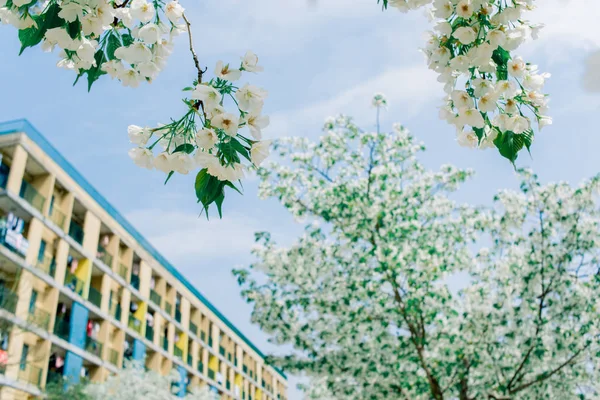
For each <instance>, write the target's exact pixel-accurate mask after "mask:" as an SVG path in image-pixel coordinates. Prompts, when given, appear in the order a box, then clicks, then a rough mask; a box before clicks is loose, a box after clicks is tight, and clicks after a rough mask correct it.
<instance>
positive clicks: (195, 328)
mask: <svg viewBox="0 0 600 400" xmlns="http://www.w3.org/2000/svg"><path fill="white" fill-rule="evenodd" d="M190 332H192V333H193V334H194V335H198V325H196V324H195V323H193V322H190Z"/></svg>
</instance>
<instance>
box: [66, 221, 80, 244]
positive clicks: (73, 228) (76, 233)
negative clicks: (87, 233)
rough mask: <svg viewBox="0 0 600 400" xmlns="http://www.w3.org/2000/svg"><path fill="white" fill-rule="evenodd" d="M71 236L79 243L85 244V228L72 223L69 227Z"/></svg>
mask: <svg viewBox="0 0 600 400" xmlns="http://www.w3.org/2000/svg"><path fill="white" fill-rule="evenodd" d="M69 236H71V237H72V238H73V240H75V241H76V242H77V243H79V244H81V245H82V244H83V228H82V227H81V225H79V224H78V223H77V222H75V221H71V225H69Z"/></svg>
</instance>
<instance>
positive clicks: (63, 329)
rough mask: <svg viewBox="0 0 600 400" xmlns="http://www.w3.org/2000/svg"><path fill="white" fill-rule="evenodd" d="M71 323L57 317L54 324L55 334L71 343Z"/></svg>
mask: <svg viewBox="0 0 600 400" xmlns="http://www.w3.org/2000/svg"><path fill="white" fill-rule="evenodd" d="M69 328H70V327H69V321H67V320H65V319H64V318H62V317H56V321H55V322H54V334H55V335H56V336H58V337H59V338H61V339H63V340H66V341H69V331H70V329H69Z"/></svg>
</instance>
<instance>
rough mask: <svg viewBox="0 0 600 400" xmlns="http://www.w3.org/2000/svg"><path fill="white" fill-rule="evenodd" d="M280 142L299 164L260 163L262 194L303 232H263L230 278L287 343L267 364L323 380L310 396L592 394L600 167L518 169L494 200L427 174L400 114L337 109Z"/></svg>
mask: <svg viewBox="0 0 600 400" xmlns="http://www.w3.org/2000/svg"><path fill="white" fill-rule="evenodd" d="M276 148H277V149H278V150H279V152H280V154H282V155H283V156H284V157H285V158H286V159H288V160H291V161H292V165H291V166H290V165H288V163H287V162H286V163H283V164H276V163H273V164H271V165H269V167H268V168H265V169H261V171H260V175H261V178H262V182H261V186H260V191H261V195H262V196H263V197H274V198H276V199H278V200H279V201H280V202H281V204H282V205H284V206H285V207H286V208H287V209H288V210H289V212H290V213H291V214H292V215H294V216H295V217H297V218H301V219H302V220H304V221H307V225H306V229H305V232H304V234H303V235H302V236H301V237H300V238H299V239H298V240H297V241H296V242H294V243H293V244H292V245H291V246H289V247H282V246H278V245H277V244H276V243H275V242H274V240H273V239H272V238H271V237H270V236H269V235H268V234H267V233H262V234H258V236H257V241H258V243H257V247H256V248H255V250H254V254H255V255H256V257H257V262H256V263H254V264H252V265H251V266H250V268H249V269H242V270H238V271H236V272H235V273H236V275H237V277H238V280H239V282H240V284H241V286H242V288H243V291H242V293H243V296H244V297H245V298H246V299H247V300H248V301H249V302H250V303H251V304H253V308H254V309H253V313H252V320H253V322H255V323H257V324H259V325H260V326H261V328H262V329H263V330H264V331H265V332H267V333H268V334H269V335H270V337H271V340H272V341H273V342H274V343H276V344H286V345H290V346H293V350H291V351H289V352H288V353H287V354H285V355H283V356H277V357H273V359H272V360H271V361H273V362H275V363H276V364H278V365H279V366H281V367H283V368H284V369H286V370H287V371H290V372H302V373H305V374H307V375H308V376H313V377H315V379H316V385H314V386H313V387H312V388H311V390H313V389H314V391H315V392H314V393H312V394H313V396H312V397H310V398H331V399H357V400H358V399H388V398H398V399H407V400H408V399H410V400H415V399H423V400H425V399H436V400H442V399H460V400H469V399H492V400H493V399H495V400H499V399H503V400H508V399H510V400H518V399H532V398H543V397H548V398H553V399H568V398H576V397H577V396H579V398H585V399H588V398H590V399H591V398H597V395H598V391H599V390H600V386H599V382H600V373H599V366H600V364H599V361H600V357H599V354H600V342H599V338H600V320H599V319H598V317H597V315H598V311H599V309H600V303H598V301H597V299H598V298H599V296H600V270H599V268H600V209H599V204H598V194H599V193H600V176H597V177H595V178H593V179H591V180H589V181H587V182H584V183H583V184H582V185H581V186H579V187H571V186H569V185H568V184H566V183H558V184H548V185H545V186H544V185H541V184H540V183H539V182H538V180H537V178H536V176H535V175H533V174H531V173H529V172H523V173H521V174H520V178H521V181H522V185H521V190H520V191H501V192H500V193H499V194H498V196H497V197H496V207H495V208H494V209H489V210H488V209H482V208H478V207H471V206H466V205H458V204H456V203H455V202H454V201H452V200H450V199H449V195H450V194H451V193H452V192H454V191H455V190H456V189H457V188H458V187H459V186H460V184H461V183H462V182H464V181H465V180H466V179H467V178H468V177H469V176H470V175H471V173H470V172H469V171H464V170H460V169H457V168H454V167H451V166H444V167H442V168H441V169H440V170H439V171H428V170H427V169H426V168H425V167H424V166H423V165H422V164H420V163H419V162H418V161H417V159H416V157H417V154H418V153H419V152H420V151H422V150H423V146H422V145H421V144H419V143H417V142H416V141H415V140H414V139H413V137H412V136H411V135H410V134H409V133H408V131H406V129H404V128H402V127H400V126H398V125H397V126H395V129H394V132H391V133H388V132H385V133H384V132H369V131H363V130H362V129H360V128H359V127H358V126H356V125H355V124H354V123H353V122H352V120H351V119H349V118H347V117H340V118H337V119H332V120H329V121H328V122H327V123H326V125H325V134H324V136H323V137H322V138H321V139H320V140H319V141H318V142H317V143H311V142H310V141H308V140H305V139H295V140H291V141H284V142H283V143H280V144H278V145H277V147H276ZM482 244H489V245H490V247H489V248H484V247H481V245H482ZM474 247H477V248H479V251H477V254H476V255H472V253H471V251H470V248H474ZM457 282H461V284H459V285H457ZM461 287H462V289H461ZM327 393H328V394H329V397H327Z"/></svg>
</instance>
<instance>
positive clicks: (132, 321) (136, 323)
mask: <svg viewBox="0 0 600 400" xmlns="http://www.w3.org/2000/svg"><path fill="white" fill-rule="evenodd" d="M128 326H129V327H130V328H131V329H133V330H134V331H136V332H137V333H142V321H140V320H139V319H137V318H136V317H134V316H133V315H130V316H129V324H128Z"/></svg>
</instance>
